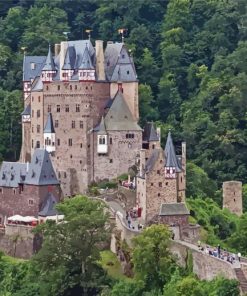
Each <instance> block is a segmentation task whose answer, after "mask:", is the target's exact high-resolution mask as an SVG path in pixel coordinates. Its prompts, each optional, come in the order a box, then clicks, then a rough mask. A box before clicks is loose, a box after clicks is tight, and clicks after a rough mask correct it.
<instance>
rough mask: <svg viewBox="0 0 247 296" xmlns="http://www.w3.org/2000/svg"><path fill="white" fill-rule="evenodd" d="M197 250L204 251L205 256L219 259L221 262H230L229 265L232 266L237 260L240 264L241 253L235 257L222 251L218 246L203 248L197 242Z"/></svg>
mask: <svg viewBox="0 0 247 296" xmlns="http://www.w3.org/2000/svg"><path fill="white" fill-rule="evenodd" d="M198 249H199V250H200V251H205V253H206V254H208V255H211V256H214V257H217V258H220V259H222V260H225V261H227V262H230V263H231V264H233V263H234V262H236V260H238V261H239V262H240V260H241V253H238V254H237V256H236V255H235V254H232V253H229V252H227V251H226V250H222V249H221V247H220V245H218V246H217V247H215V248H212V247H209V246H206V247H203V246H202V245H201V242H200V241H198Z"/></svg>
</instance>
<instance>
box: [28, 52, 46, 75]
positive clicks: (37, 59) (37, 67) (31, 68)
mask: <svg viewBox="0 0 247 296" xmlns="http://www.w3.org/2000/svg"><path fill="white" fill-rule="evenodd" d="M45 60H46V57H45V56H25V57H24V60H23V81H29V80H31V79H34V78H35V77H36V76H39V75H40V73H41V70H42V68H43V67H44V63H45Z"/></svg>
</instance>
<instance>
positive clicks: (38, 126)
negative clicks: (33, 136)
mask: <svg viewBox="0 0 247 296" xmlns="http://www.w3.org/2000/svg"><path fill="white" fill-rule="evenodd" d="M37 133H38V134H39V133H40V125H39V124H38V125H37Z"/></svg>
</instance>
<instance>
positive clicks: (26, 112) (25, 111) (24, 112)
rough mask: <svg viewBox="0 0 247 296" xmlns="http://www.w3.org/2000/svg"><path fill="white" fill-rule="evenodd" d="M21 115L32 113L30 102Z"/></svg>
mask: <svg viewBox="0 0 247 296" xmlns="http://www.w3.org/2000/svg"><path fill="white" fill-rule="evenodd" d="M21 115H31V104H28V105H27V106H26V108H25V109H24V111H23V112H22V113H21Z"/></svg>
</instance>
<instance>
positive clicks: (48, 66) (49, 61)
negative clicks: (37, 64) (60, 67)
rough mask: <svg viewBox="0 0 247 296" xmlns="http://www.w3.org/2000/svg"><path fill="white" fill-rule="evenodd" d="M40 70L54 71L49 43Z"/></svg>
mask: <svg viewBox="0 0 247 296" xmlns="http://www.w3.org/2000/svg"><path fill="white" fill-rule="evenodd" d="M42 71H56V67H55V64H54V60H53V57H52V53H51V45H50V44H49V49H48V54H47V57H46V61H45V65H44V67H43V69H42Z"/></svg>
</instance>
